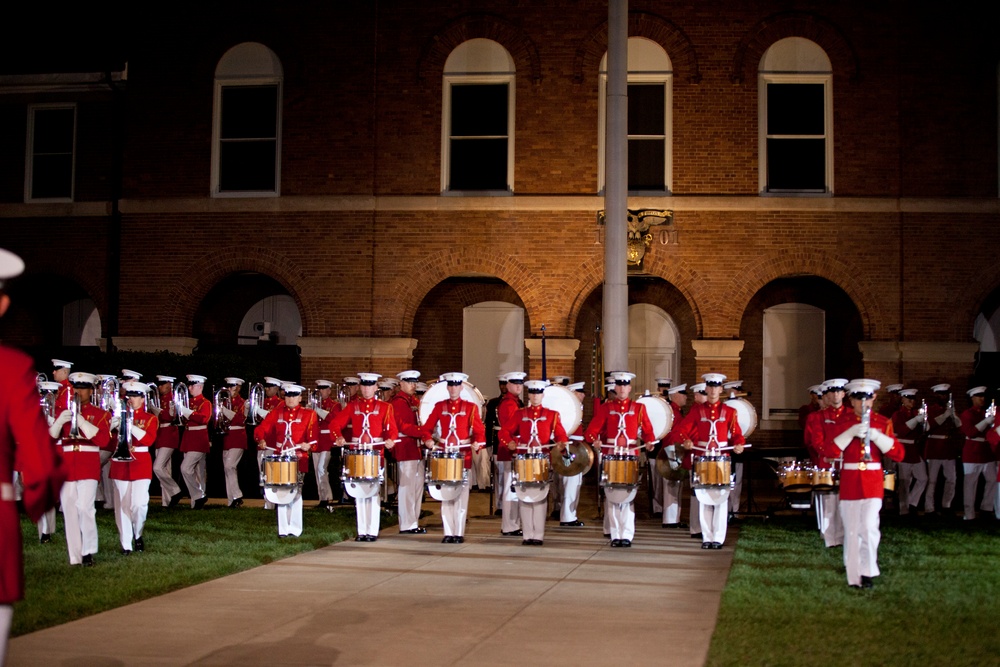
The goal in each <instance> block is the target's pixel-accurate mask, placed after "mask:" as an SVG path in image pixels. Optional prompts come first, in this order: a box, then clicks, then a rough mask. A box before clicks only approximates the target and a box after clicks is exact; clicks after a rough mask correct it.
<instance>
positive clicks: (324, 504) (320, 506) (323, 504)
mask: <svg viewBox="0 0 1000 667" xmlns="http://www.w3.org/2000/svg"><path fill="white" fill-rule="evenodd" d="M329 506H330V503H329V502H327V501H326V500H321V501H319V502H318V503H317V504H316V509H318V510H325V509H326V508H327V507H329Z"/></svg>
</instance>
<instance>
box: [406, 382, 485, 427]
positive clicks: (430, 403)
mask: <svg viewBox="0 0 1000 667" xmlns="http://www.w3.org/2000/svg"><path fill="white" fill-rule="evenodd" d="M461 397H462V398H463V399H464V400H466V401H471V402H472V403H475V404H476V405H478V406H479V417H480V419H482V418H483V417H484V414H485V411H486V399H485V398H483V393H482V392H481V391H479V390H478V389H476V386H475V385H474V384H472V383H470V382H463V383H462V394H461ZM446 400H448V383H447V382H444V381H442V380H438V381H437V382H435V383H433V384H431V385H429V386H428V387H427V391H425V392H424V396H423V398H421V399H420V423H421V424H424V423H426V422H427V418H428V417H430V416H431V412H433V411H434V406H435V405H436V404H437V403H439V402H440V401H446Z"/></svg>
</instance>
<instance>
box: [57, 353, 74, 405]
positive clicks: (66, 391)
mask: <svg viewBox="0 0 1000 667" xmlns="http://www.w3.org/2000/svg"><path fill="white" fill-rule="evenodd" d="M72 367H73V362H72V361H64V360H63V359H53V360H52V381H53V382H58V383H59V393H58V394H57V395H56V411H57V412H58V411H61V410H65V409H67V408H69V402H70V400H71V398H72V396H73V385H71V384H70V382H69V374H70V372H71V371H70V369H71V368H72Z"/></svg>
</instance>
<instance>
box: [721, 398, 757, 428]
mask: <svg viewBox="0 0 1000 667" xmlns="http://www.w3.org/2000/svg"><path fill="white" fill-rule="evenodd" d="M726 405H728V406H729V407H731V408H732V409H734V410H736V420H737V421H738V422H739V423H740V430H741V431H743V437H744V438H749V437H750V434H751V433H753V432H754V430H755V429H756V428H757V409H756V408H754V407H753V403H751V402H750V401H748V400H746V399H745V398H730V399H729V400H728V401H726Z"/></svg>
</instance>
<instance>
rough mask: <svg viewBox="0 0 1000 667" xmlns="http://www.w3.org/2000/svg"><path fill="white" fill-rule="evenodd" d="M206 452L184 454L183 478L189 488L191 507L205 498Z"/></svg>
mask: <svg viewBox="0 0 1000 667" xmlns="http://www.w3.org/2000/svg"><path fill="white" fill-rule="evenodd" d="M207 465H208V464H207V462H206V461H205V453H204V452H184V460H183V461H182V462H181V477H183V478H184V484H185V485H186V486H187V490H188V495H190V496H191V506H192V507H194V503H195V501H197V500H199V499H201V498H204V497H205V494H206V491H205V482H206V472H207V471H206V466H207Z"/></svg>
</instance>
